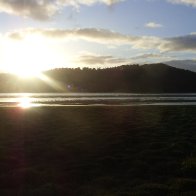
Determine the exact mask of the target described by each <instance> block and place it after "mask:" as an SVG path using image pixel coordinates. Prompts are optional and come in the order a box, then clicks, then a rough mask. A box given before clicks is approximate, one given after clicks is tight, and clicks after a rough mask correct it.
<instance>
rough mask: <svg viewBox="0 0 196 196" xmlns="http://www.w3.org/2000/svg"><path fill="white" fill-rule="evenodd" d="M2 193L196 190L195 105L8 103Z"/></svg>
mask: <svg viewBox="0 0 196 196" xmlns="http://www.w3.org/2000/svg"><path fill="white" fill-rule="evenodd" d="M0 195H9V196H10V195H14V196H16V195H17V196H20V195H22V196H23V195H24V196H26V195H30V196H33V195H36V196H39V195H40V196H43V195H47V196H48V195H57V196H58V195H71V196H72V195H85V196H94V195H95V196H99V195H101V196H108V195H112V196H113V195H114V196H117V195H135V196H136V195H137V196H140V195H141V196H143V195H149V196H152V195H158V196H160V195H196V106H91V107H88V106H67V107H66V106H64V107H35V108H27V109H22V108H19V107H10V108H3V107H2V108H0Z"/></svg>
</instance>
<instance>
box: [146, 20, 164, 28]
mask: <svg viewBox="0 0 196 196" xmlns="http://www.w3.org/2000/svg"><path fill="white" fill-rule="evenodd" d="M145 27H147V28H152V29H155V28H161V27H163V25H161V24H158V23H155V22H148V23H146V24H145Z"/></svg>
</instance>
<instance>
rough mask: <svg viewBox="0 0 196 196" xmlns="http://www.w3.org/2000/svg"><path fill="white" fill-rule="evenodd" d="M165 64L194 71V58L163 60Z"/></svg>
mask: <svg viewBox="0 0 196 196" xmlns="http://www.w3.org/2000/svg"><path fill="white" fill-rule="evenodd" d="M165 64H167V65H169V66H172V67H176V68H180V69H185V70H189V71H193V72H196V60H175V61H167V62H165Z"/></svg>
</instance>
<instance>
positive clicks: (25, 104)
mask: <svg viewBox="0 0 196 196" xmlns="http://www.w3.org/2000/svg"><path fill="white" fill-rule="evenodd" d="M18 106H19V107H21V108H30V107H32V106H33V104H32V102H31V98H29V97H21V98H20V99H19V103H18Z"/></svg>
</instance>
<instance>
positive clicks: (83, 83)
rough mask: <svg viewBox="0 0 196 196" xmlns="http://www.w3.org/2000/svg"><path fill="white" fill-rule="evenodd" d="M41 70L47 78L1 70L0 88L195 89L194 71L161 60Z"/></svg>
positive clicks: (148, 90) (134, 90)
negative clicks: (103, 66) (27, 77)
mask: <svg viewBox="0 0 196 196" xmlns="http://www.w3.org/2000/svg"><path fill="white" fill-rule="evenodd" d="M44 74H45V75H46V76H47V78H46V77H45V78H44V79H43V78H42V79H38V78H32V79H20V78H18V77H16V76H13V75H9V74H1V75H0V92H134V93H186V92H196V73H194V72H191V71H187V70H182V69H177V68H174V67H170V66H168V65H165V64H149V65H142V66H139V65H123V66H119V67H113V68H106V69H90V68H83V69H80V68H76V69H70V68H60V69H54V70H50V71H47V72H45V73H44ZM48 78H50V79H51V80H49V79H48Z"/></svg>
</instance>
